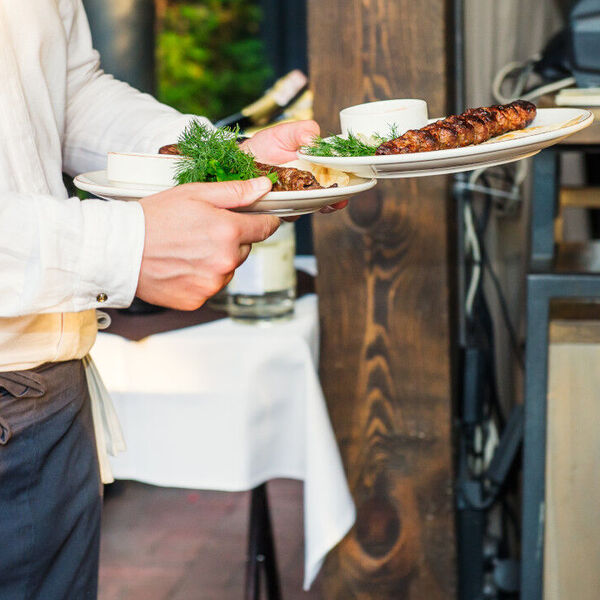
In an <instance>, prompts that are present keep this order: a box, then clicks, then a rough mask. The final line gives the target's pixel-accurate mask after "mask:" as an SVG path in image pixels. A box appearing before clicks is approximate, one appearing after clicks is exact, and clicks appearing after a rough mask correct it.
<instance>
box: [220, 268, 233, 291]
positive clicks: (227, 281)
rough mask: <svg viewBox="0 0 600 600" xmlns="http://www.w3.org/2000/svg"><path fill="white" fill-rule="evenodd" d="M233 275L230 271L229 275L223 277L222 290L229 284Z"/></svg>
mask: <svg viewBox="0 0 600 600" xmlns="http://www.w3.org/2000/svg"><path fill="white" fill-rule="evenodd" d="M234 275H235V271H231V273H228V274H227V275H225V281H224V282H223V287H222V288H221V289H223V288H225V287H227V286H228V285H229V282H230V281H231V280H232V279H233V276H234Z"/></svg>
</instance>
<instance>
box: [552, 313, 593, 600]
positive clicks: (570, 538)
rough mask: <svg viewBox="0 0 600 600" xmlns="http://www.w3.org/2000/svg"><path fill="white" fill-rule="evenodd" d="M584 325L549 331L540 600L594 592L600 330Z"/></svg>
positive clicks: (581, 599)
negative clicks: (543, 540) (544, 519)
mask: <svg viewBox="0 0 600 600" xmlns="http://www.w3.org/2000/svg"><path fill="white" fill-rule="evenodd" d="M584 323H585V322H576V323H572V326H571V328H570V331H569V327H568V323H567V322H566V321H562V322H561V323H560V328H557V327H555V324H554V323H552V324H551V336H552V337H551V339H552V343H551V344H550V357H549V361H550V362H549V381H548V386H549V387H548V447H547V448H548V449H547V455H546V504H547V510H546V536H545V550H544V598H545V600H567V599H569V600H570V599H571V598H572V599H577V600H595V599H596V598H598V596H599V590H600V569H599V568H598V561H599V560H600V520H599V519H598V506H600V478H599V477H598V464H599V462H600V434H599V431H600V393H599V391H598V390H599V389H600V372H599V370H598V364H600V343H598V337H599V336H598V334H599V331H598V330H599V325H600V324H598V323H595V324H591V323H588V329H589V330H590V331H586V330H585V329H584V328H583V327H582V326H583V325H584ZM553 328H554V331H553ZM592 332H593V333H595V336H592V335H591V333H592ZM557 333H558V335H557ZM593 337H595V338H596V340H595V342H594V339H593ZM576 340H578V341H577V343H575V342H576ZM559 341H560V343H559ZM565 341H566V342H568V343H564V342H565Z"/></svg>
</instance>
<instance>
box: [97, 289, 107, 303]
mask: <svg viewBox="0 0 600 600" xmlns="http://www.w3.org/2000/svg"><path fill="white" fill-rule="evenodd" d="M107 300H108V296H107V295H106V294H105V293H104V292H101V293H100V294H98V295H97V296H96V302H100V303H102V302H106V301H107Z"/></svg>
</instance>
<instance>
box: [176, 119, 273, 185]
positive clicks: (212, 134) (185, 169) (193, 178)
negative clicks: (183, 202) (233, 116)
mask: <svg viewBox="0 0 600 600" xmlns="http://www.w3.org/2000/svg"><path fill="white" fill-rule="evenodd" d="M238 134H239V127H236V128H235V129H230V128H228V127H222V128H217V129H213V128H211V127H208V126H207V125H205V124H203V123H201V122H200V121H192V122H191V123H190V124H189V125H188V126H187V127H186V128H185V130H184V131H183V133H182V134H181V135H180V136H179V139H178V141H177V146H178V148H179V152H180V153H181V154H182V156H183V158H182V159H181V160H180V161H179V162H178V164H177V167H176V170H175V179H176V180H177V183H178V184H180V185H181V184H184V183H196V182H205V181H232V180H234V179H252V178H253V177H259V176H260V175H262V173H261V172H259V170H258V169H257V167H256V164H255V162H254V156H252V154H249V153H246V152H244V151H242V150H241V149H240V147H239V146H238V143H237V137H238ZM267 177H269V179H271V181H272V182H273V183H275V182H276V181H277V174H276V173H269V174H268V175H267Z"/></svg>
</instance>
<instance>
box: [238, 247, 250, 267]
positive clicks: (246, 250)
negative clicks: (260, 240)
mask: <svg viewBox="0 0 600 600" xmlns="http://www.w3.org/2000/svg"><path fill="white" fill-rule="evenodd" d="M250 250H252V244H242V245H241V246H240V250H239V254H240V256H239V260H240V265H241V264H242V263H243V262H244V261H245V260H246V259H247V258H248V254H250Z"/></svg>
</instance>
